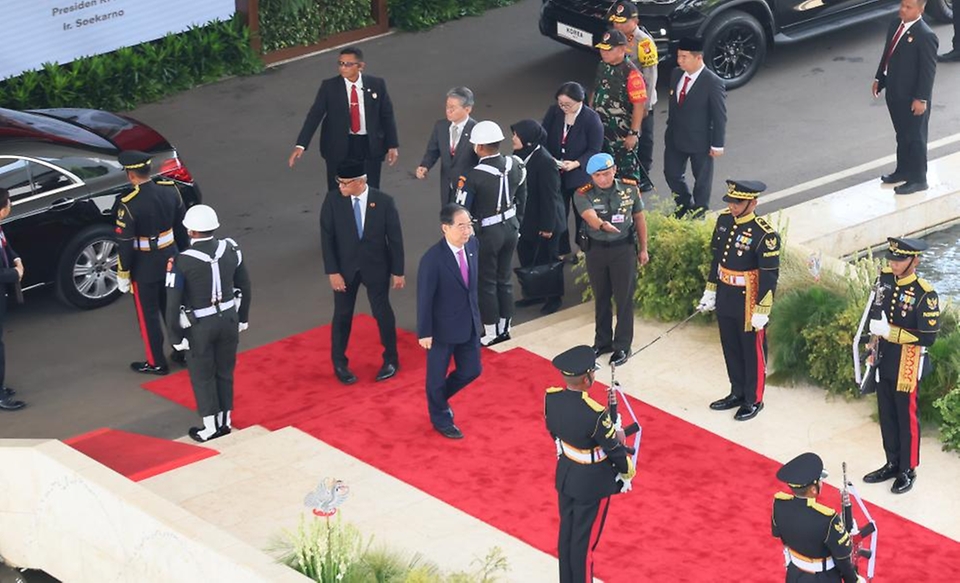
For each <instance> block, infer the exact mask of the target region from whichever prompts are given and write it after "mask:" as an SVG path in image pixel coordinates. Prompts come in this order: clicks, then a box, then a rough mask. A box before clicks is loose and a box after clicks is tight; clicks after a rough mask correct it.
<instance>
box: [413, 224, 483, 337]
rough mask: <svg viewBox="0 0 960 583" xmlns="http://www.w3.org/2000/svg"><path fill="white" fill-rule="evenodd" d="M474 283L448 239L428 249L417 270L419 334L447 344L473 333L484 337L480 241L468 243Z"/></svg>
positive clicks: (469, 264)
mask: <svg viewBox="0 0 960 583" xmlns="http://www.w3.org/2000/svg"><path fill="white" fill-rule="evenodd" d="M464 251H466V254H467V269H468V270H469V272H470V285H466V284H464V283H463V276H462V275H460V264H459V263H457V258H456V256H454V254H453V252H452V251H451V250H450V246H449V245H447V240H446V239H440V242H439V243H437V244H436V245H434V246H433V247H430V248H429V249H427V252H426V253H424V254H423V257H422V258H420V269H419V271H418V272H417V337H418V338H433V341H434V342H442V343H444V344H463V343H465V342H467V341H468V340H470V337H471V335H472V334H477V336H478V337H479V336H482V335H483V334H482V330H483V326H481V325H480V308H479V304H478V300H477V275H478V273H477V272H478V271H479V268H478V263H477V259H478V258H479V256H480V243H479V241H478V240H477V238H476V237H471V238H470V240H469V241H467V244H466V245H464Z"/></svg>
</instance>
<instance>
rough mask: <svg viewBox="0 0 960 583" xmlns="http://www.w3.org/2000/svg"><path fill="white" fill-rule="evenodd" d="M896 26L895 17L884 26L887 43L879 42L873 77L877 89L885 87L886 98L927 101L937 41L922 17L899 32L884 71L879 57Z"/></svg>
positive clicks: (885, 50) (935, 58)
mask: <svg viewBox="0 0 960 583" xmlns="http://www.w3.org/2000/svg"><path fill="white" fill-rule="evenodd" d="M899 27H900V19H899V18H895V19H894V20H893V22H891V23H890V27H889V28H888V29H887V36H886V37H885V38H886V40H887V42H885V43H883V53H882V54H881V56H880V64H879V65H878V66H877V75H876V79H877V82H878V84H879V88H880V89H881V90H883V89H886V90H887V100H889V101H913V100H914V99H922V100H924V101H930V98H931V97H932V96H933V78H934V76H935V75H936V72H937V47H938V46H939V44H940V43H939V40H938V39H937V35H936V33H934V32H933V30H931V29H930V27H929V26H928V25H927V23H926V22H924V21H923V19H922V18H921V19H920V21H919V22H915V23H914V24H912V25H911V26H910V29H909V30H907V31H906V32H905V33H903V34H902V35H901V37H900V41H899V42H898V43H897V48H896V49H894V51H893V54H892V55H890V62H889V63H887V73H886V74H884V72H883V60H884V58H885V57H886V54H887V51H888V50H889V48H890V41H891V40H893V35H895V34H896V33H897V28H899Z"/></svg>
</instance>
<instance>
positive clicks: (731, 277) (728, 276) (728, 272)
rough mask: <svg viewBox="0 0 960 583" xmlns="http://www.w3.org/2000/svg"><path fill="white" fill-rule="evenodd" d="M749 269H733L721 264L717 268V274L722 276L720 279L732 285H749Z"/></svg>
mask: <svg viewBox="0 0 960 583" xmlns="http://www.w3.org/2000/svg"><path fill="white" fill-rule="evenodd" d="M749 273H751V272H749V271H734V270H732V269H727V268H726V267H724V266H722V265H720V266H719V267H718V269H717V276H718V277H719V278H720V281H722V282H723V283H725V284H727V285H732V286H734V287H746V286H747V274H749Z"/></svg>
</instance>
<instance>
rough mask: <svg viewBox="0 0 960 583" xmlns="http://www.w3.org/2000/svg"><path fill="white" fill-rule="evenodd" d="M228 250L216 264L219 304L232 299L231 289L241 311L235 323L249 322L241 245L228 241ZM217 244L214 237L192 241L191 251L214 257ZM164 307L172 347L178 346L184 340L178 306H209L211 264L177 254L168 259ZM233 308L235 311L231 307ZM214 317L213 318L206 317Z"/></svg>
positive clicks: (248, 293)
mask: <svg viewBox="0 0 960 583" xmlns="http://www.w3.org/2000/svg"><path fill="white" fill-rule="evenodd" d="M226 241H227V250H226V252H224V254H223V256H222V257H221V258H220V259H219V261H218V262H217V264H218V267H219V271H220V286H221V289H222V296H221V300H220V301H221V302H226V301H229V300H231V299H233V298H234V290H240V294H241V295H240V311H239V313H238V321H240V322H248V321H249V320H250V301H251V300H252V299H253V293H252V291H251V289H250V275H249V274H248V272H247V264H246V263H244V261H243V253H241V251H240V246H239V245H237V243H236V241H234V240H233V239H227V240H226ZM219 244H220V241H219V240H217V239H216V238H213V237H212V238H210V239H204V240H200V241H195V242H194V244H193V249H196V250H197V251H201V252H203V253H206V254H207V255H209V256H210V257H211V258H213V257H214V256H215V255H216V253H217V247H218V246H219ZM166 285H167V288H168V289H167V306H166V310H167V311H166V323H167V327H168V328H169V330H170V341H171V344H179V343H180V342H181V341H182V340H183V337H184V331H183V327H182V326H181V325H180V306H183V307H185V308H187V309H189V310H194V309H203V308H206V307H209V306H211V305H212V297H211V292H212V290H213V270H212V269H211V268H210V263H207V262H205V261H201V260H200V259H197V258H196V257H191V256H189V255H184V254H183V253H180V254H178V255H177V256H176V258H173V259H170V261H169V266H168V267H167V280H166ZM234 309H236V308H234ZM207 317H208V318H216V316H207Z"/></svg>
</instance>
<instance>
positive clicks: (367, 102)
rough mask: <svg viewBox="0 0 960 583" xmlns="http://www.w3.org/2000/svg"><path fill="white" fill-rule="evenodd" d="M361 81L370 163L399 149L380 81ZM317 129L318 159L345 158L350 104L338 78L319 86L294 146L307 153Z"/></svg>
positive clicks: (366, 78)
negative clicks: (301, 147)
mask: <svg viewBox="0 0 960 583" xmlns="http://www.w3.org/2000/svg"><path fill="white" fill-rule="evenodd" d="M361 79H362V83H363V107H364V110H363V111H364V117H365V118H366V122H367V137H368V138H369V140H370V144H369V146H370V154H369V156H370V159H371V160H383V158H384V157H385V156H386V155H387V150H389V149H390V148H397V147H399V146H400V142H399V141H398V139H397V121H396V120H395V119H394V117H393V102H391V101H390V95H389V94H388V93H387V84H386V83H385V82H384V80H383V79H381V78H379V77H374V76H372V75H367V74H365V73H363V74H361ZM321 124H322V125H321ZM317 126H320V155H321V156H323V157H324V159H326V160H343V159H344V158H346V157H347V151H348V144H347V137H348V136H349V135H350V101H349V99H348V98H347V82H346V81H344V79H343V77H341V76H339V75H337V76H336V77H331V78H330V79H325V80H324V81H323V83H321V84H320V89H319V90H317V97H316V99H314V100H313V106H312V107H310V112H309V113H307V119H305V120H304V121H303V127H302V128H300V135H298V136H297V145H298V146H303V148H304V149H306V148H307V146H309V145H310V140H312V139H313V134H314V133H315V132H316V131H317Z"/></svg>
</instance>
